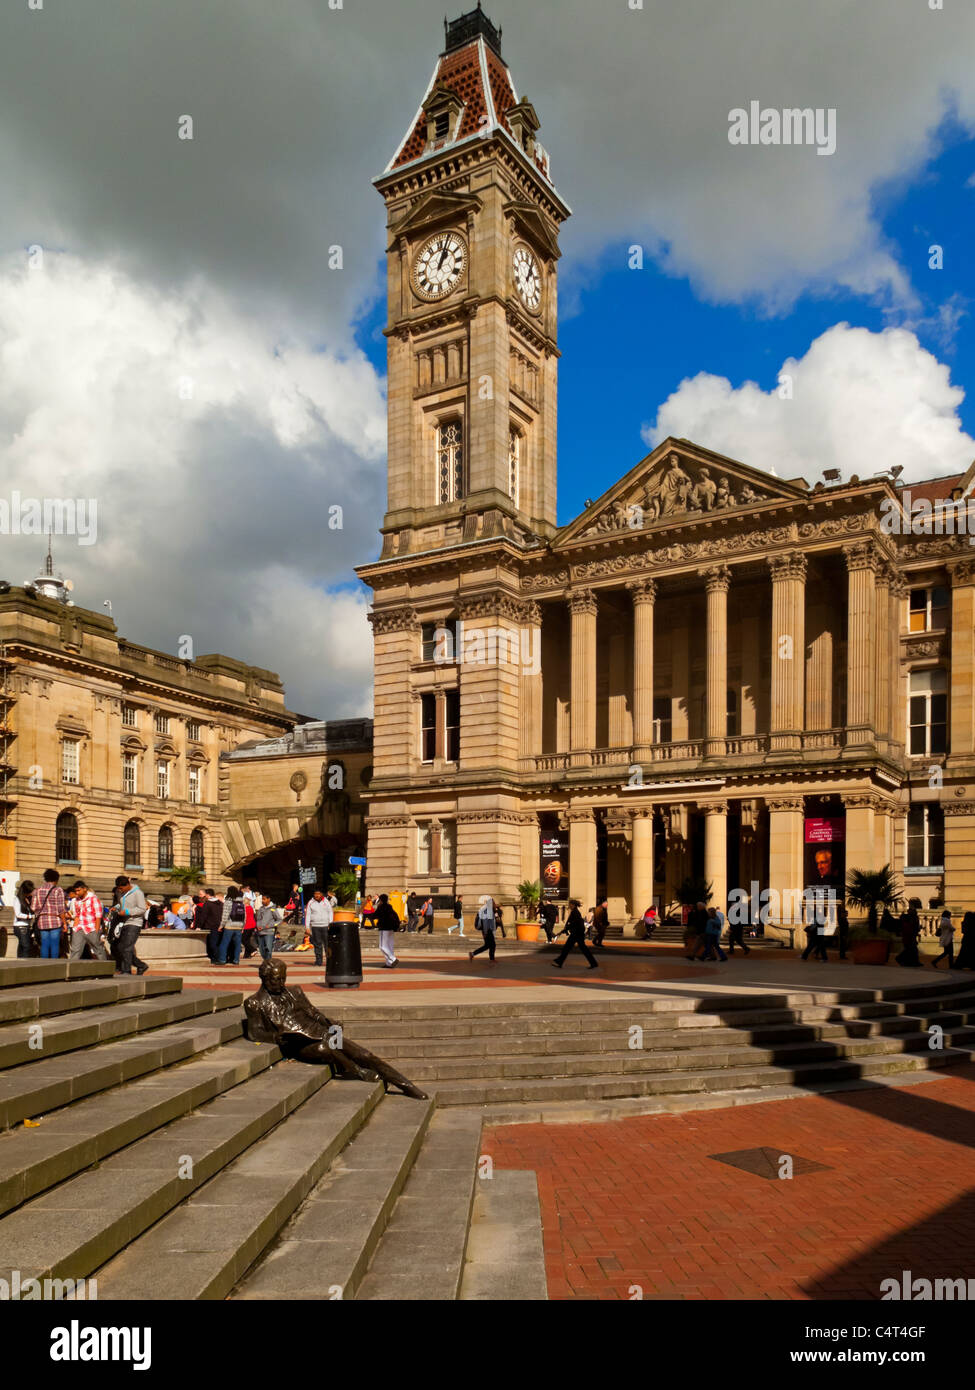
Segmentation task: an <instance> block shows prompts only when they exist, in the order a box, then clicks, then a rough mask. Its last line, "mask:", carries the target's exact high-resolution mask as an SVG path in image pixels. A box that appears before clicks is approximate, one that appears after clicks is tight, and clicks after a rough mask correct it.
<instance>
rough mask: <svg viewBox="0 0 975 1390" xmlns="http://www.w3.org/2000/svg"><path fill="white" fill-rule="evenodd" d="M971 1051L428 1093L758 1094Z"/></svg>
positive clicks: (510, 1098)
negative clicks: (767, 1089)
mask: <svg viewBox="0 0 975 1390" xmlns="http://www.w3.org/2000/svg"><path fill="white" fill-rule="evenodd" d="M971 1060H972V1051H971V1049H957V1050H956V1049H951V1048H945V1049H944V1050H943V1051H940V1052H924V1053H897V1054H892V1055H884V1056H878V1057H862V1058H858V1059H851V1060H843V1061H833V1062H815V1063H807V1064H802V1065H798V1066H793V1067H716V1068H713V1069H708V1070H701V1071H697V1072H695V1071H690V1070H681V1071H676V1072H664V1071H654V1072H649V1073H644V1074H640V1073H636V1072H627V1073H622V1072H621V1073H618V1074H616V1075H605V1074H603V1075H596V1076H589V1077H585V1076H577V1077H542V1078H535V1079H534V1080H528V1079H524V1078H522V1079H517V1078H510V1079H494V1080H489V1081H474V1080H466V1081H462V1080H455V1081H437V1082H436V1083H432V1084H431V1085H430V1086H429V1088H428V1089H430V1090H431V1091H432V1092H433V1094H434V1098H435V1100H436V1103H437V1105H438V1106H454V1105H462V1106H472V1105H498V1104H504V1103H512V1102H514V1103H522V1102H536V1103H542V1102H549V1101H561V1100H566V1101H583V1100H603V1099H606V1098H609V1097H615V1096H647V1095H651V1096H652V1095H660V1096H665V1095H666V1096H674V1097H678V1096H687V1095H693V1094H697V1093H702V1092H709V1091H724V1092H733V1091H735V1090H745V1091H751V1092H754V1093H760V1092H761V1090H762V1089H763V1088H765V1087H769V1086H788V1085H799V1086H802V1085H813V1084H815V1085H816V1086H817V1088H819V1089H824V1088H825V1087H826V1086H827V1085H828V1083H836V1082H848V1081H859V1080H863V1079H867V1080H869V1078H870V1077H871V1076H877V1077H887V1076H890V1075H895V1074H897V1073H904V1074H907V1073H914V1072H917V1071H927V1070H933V1069H939V1068H941V1067H949V1066H956V1065H959V1064H963V1063H968V1062H971Z"/></svg>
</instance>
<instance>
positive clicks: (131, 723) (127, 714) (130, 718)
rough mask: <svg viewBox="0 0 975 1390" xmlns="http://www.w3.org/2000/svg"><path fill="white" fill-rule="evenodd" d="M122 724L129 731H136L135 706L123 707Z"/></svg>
mask: <svg viewBox="0 0 975 1390" xmlns="http://www.w3.org/2000/svg"><path fill="white" fill-rule="evenodd" d="M122 723H123V724H124V725H125V727H126V728H127V729H134V728H135V726H136V711H135V705H123V706H122Z"/></svg>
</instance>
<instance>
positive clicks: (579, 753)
mask: <svg viewBox="0 0 975 1390" xmlns="http://www.w3.org/2000/svg"><path fill="white" fill-rule="evenodd" d="M569 612H570V613H571V614H572V707H571V711H570V717H571V738H572V747H571V762H572V764H573V766H576V767H586V766H588V765H589V764H590V763H591V761H592V750H593V748H595V746H596V596H595V594H594V593H593V592H592V590H591V589H577V590H576V591H575V592H574V593H570V595H569Z"/></svg>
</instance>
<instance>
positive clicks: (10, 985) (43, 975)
mask: <svg viewBox="0 0 975 1390" xmlns="http://www.w3.org/2000/svg"><path fill="white" fill-rule="evenodd" d="M114 974H115V962H114V961H111V960H75V961H68V960H41V959H40V957H35V958H34V959H31V960H16V959H14V960H0V989H14V988H16V987H17V986H19V985H37V984H41V983H43V982H46V981H49V980H94V979H99V978H102V977H105V976H111V975H114Z"/></svg>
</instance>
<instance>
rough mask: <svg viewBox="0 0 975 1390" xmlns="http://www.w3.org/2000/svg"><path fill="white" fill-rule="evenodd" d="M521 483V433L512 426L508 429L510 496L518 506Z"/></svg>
mask: <svg viewBox="0 0 975 1390" xmlns="http://www.w3.org/2000/svg"><path fill="white" fill-rule="evenodd" d="M520 484H521V435H520V434H519V433H518V431H517V430H516V429H515V428H514V427H512V428H511V429H509V431H508V496H509V497H510V498H511V500H512V502H514V504H515V506H516V507H518V506H520V505H521V503H520V502H519V501H518V495H519V488H520Z"/></svg>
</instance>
